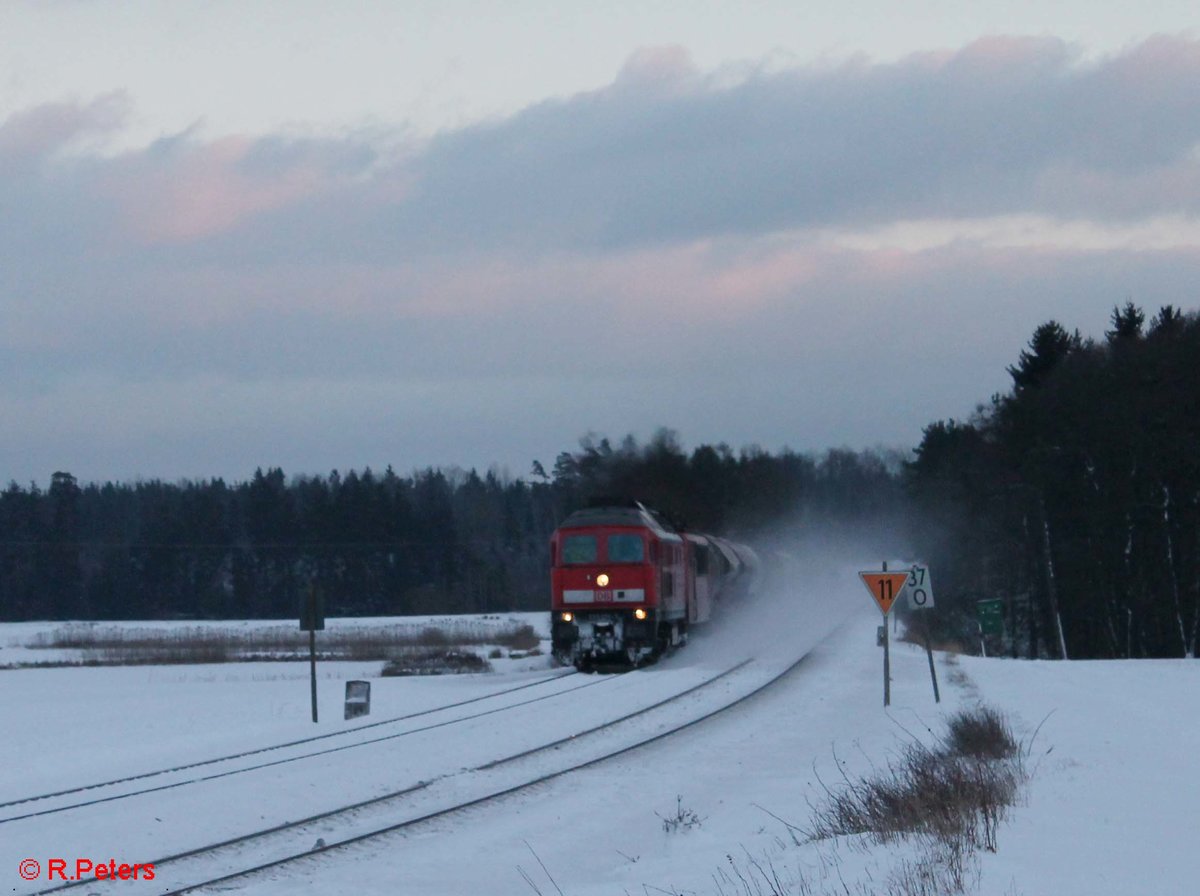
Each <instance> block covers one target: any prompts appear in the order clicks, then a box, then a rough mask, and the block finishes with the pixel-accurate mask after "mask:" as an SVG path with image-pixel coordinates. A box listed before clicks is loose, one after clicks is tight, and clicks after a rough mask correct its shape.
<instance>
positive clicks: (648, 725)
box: [38, 657, 804, 896]
mask: <svg viewBox="0 0 1200 896" xmlns="http://www.w3.org/2000/svg"><path fill="white" fill-rule="evenodd" d="M803 659H804V658H803V657H801V658H800V659H798V660H796V661H795V662H793V663H791V664H790V665H787V666H785V667H782V668H780V667H772V668H765V667H762V666H761V665H760V666H757V667H756V666H755V665H754V664H753V663H752V661H750V660H746V661H743V662H741V663H738V664H736V665H734V666H731V667H729V668H726V669H723V670H721V671H720V672H717V673H716V674H713V675H710V676H708V677H705V678H704V679H703V680H701V681H700V682H698V683H697V684H695V685H693V686H691V687H689V688H687V689H685V690H682V691H680V692H678V693H675V694H671V695H669V696H667V697H665V698H663V699H661V700H658V701H657V702H655V703H652V704H650V705H647V706H643V707H641V708H640V709H637V710H635V711H633V712H630V713H627V714H625V715H623V716H621V717H620V718H616V719H610V720H607V721H605V722H603V723H602V724H599V725H594V726H592V727H589V728H587V729H585V730H580V731H576V732H575V733H572V734H570V735H568V736H566V737H562V738H558V739H556V740H554V741H552V742H549V743H544V744H541V745H539V746H536V747H534V748H532V749H526V750H522V751H519V752H516V753H513V754H511V755H507V756H504V757H503V758H498V759H494V760H492V761H489V762H487V763H484V764H480V765H477V766H475V767H473V768H468V769H463V770H462V771H460V772H459V773H457V774H453V775H447V776H445V777H443V778H439V779H435V780H432V781H422V782H419V783H417V784H415V785H410V786H408V787H404V788H402V789H399V790H395V791H392V792H389V793H385V794H382V795H379V796H377V797H374V798H372V799H369V800H365V801H360V802H357V803H354V804H350V805H345V806H342V807H339V808H336V809H333V810H330V811H326V812H322V813H319V814H316V815H313V816H310V817H307V818H303V819H299V820H296V821H289V822H287V823H285V824H280V825H276V826H273V827H270V828H267V829H264V830H261V831H256V832H253V833H249V834H245V835H242V836H237V837H233V838H229V839H226V840H223V841H221V842H218V843H211V844H208V845H206V846H202V847H199V848H196V849H190V850H187V851H182V852H178V853H175V854H172V855H167V856H163V857H162V858H159V859H157V860H155V861H154V865H155V869H156V875H157V876H156V881H155V883H154V884H153V885H152V889H151V888H146V891H147V892H153V893H155V894H162V896H166V894H181V893H185V892H191V891H194V890H199V889H202V888H206V887H211V886H214V885H218V884H222V883H227V882H229V881H232V880H235V879H239V878H244V877H246V876H249V875H253V874H257V873H261V872H264V871H267V870H270V869H273V868H278V867H281V866H283V865H287V864H290V863H294V862H298V861H301V860H303V859H305V858H309V857H312V856H315V855H319V854H321V853H324V852H327V851H329V850H333V849H339V848H345V847H347V846H350V845H351V844H355V843H361V842H363V841H366V840H369V839H372V838H376V837H380V836H383V835H386V834H391V833H395V832H401V831H405V830H407V829H412V828H414V827H416V826H418V825H422V824H425V823H428V822H431V821H433V820H435V819H440V818H444V817H446V816H449V815H452V814H454V813H460V812H463V811H465V810H467V809H469V808H472V807H477V806H481V805H483V804H485V803H488V802H492V801H495V800H499V799H501V798H503V797H507V796H510V795H513V794H516V793H518V792H521V791H527V790H529V789H530V788H533V787H536V786H537V785H540V784H543V783H545V782H547V781H551V780H553V779H556V778H559V777H561V776H563V775H565V774H568V773H570V772H573V771H578V770H581V769H584V768H587V767H589V766H594V765H597V764H599V763H602V762H605V761H607V760H610V759H612V758H614V757H617V756H620V755H623V754H625V753H628V752H630V751H632V750H636V749H638V748H641V747H644V746H646V745H648V744H651V743H654V742H656V741H660V740H662V739H663V738H666V737H669V736H671V735H674V734H676V733H678V732H680V731H683V730H685V729H688V728H691V727H692V726H694V725H697V724H699V723H701V722H703V721H705V720H706V719H709V718H712V717H713V716H715V715H717V714H719V713H722V712H725V711H726V710H728V709H731V708H732V707H734V706H737V705H739V704H741V703H743V702H745V701H746V700H749V699H750V698H752V697H754V696H755V695H757V694H759V693H760V692H762V691H763V690H765V689H767V688H768V687H770V686H771V685H772V684H774V683H776V682H778V681H779V680H781V679H782V678H784V677H785V676H787V675H788V674H789V673H791V672H792V671H793V670H795V669H796V668H797V667H798V666H799V665H800V664H801V663H802V662H803ZM83 885H87V886H88V887H89V890H88V892H89V894H91V893H97V894H98V893H103V892H106V886H108V887H111V886H114V885H116V886H120V885H121V884H113V883H111V882H107V883H106V882H103V881H96V880H88V881H77V882H71V883H67V884H63V885H60V886H57V887H52V888H50V889H46V890H40V891H38V894H48V893H55V892H60V891H63V890H67V889H70V888H72V887H78V886H83ZM124 886H128V885H127V884H124Z"/></svg>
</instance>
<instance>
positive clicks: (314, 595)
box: [300, 585, 325, 724]
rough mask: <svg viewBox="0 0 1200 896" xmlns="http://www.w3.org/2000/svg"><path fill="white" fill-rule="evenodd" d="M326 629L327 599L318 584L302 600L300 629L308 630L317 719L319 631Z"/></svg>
mask: <svg viewBox="0 0 1200 896" xmlns="http://www.w3.org/2000/svg"><path fill="white" fill-rule="evenodd" d="M324 630H325V601H324V600H323V599H322V595H321V592H320V589H318V588H317V586H316V585H309V586H308V594H306V595H305V596H304V597H303V598H302V599H301V601H300V631H302V632H308V667H309V670H310V672H311V676H310V677H311V679H312V719H313V723H314V724H316V721H317V632H318V631H324Z"/></svg>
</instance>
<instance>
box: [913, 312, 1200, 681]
mask: <svg viewBox="0 0 1200 896" xmlns="http://www.w3.org/2000/svg"><path fill="white" fill-rule="evenodd" d="M1008 372H1009V374H1010V376H1011V377H1012V389H1011V391H1010V392H1009V393H1008V394H1006V395H1002V396H995V397H994V398H993V399H992V401H991V403H990V404H988V405H987V406H984V407H982V408H980V409H979V410H978V411H977V412H976V414H975V415H974V417H973V418H972V419H970V420H968V421H965V422H960V421H954V420H948V421H940V422H937V423H934V424H932V425H930V426H928V427H927V428H926V429H925V431H924V435H923V438H922V440H921V444H920V446H919V447H918V448H917V449H916V453H915V458H914V460H913V461H912V462H911V464H910V465H909V466H908V467H907V470H906V477H907V481H908V488H909V494H910V496H911V498H912V501H913V512H914V514H915V515H916V517H917V518H919V520H920V522H921V525H920V526H919V527H917V528H915V529H914V531H915V532H918V533H919V538H918V543H919V545H920V551H921V553H923V554H924V556H925V557H926V558H927V559H928V561H929V562H930V564H931V569H932V570H933V571H934V577H935V583H936V589H937V590H936V592H935V596H936V599H937V600H938V603H939V608H941V607H943V606H944V609H945V612H941V613H939V614H938V616H937V617H935V618H937V619H939V626H940V628H941V629H942V632H941V633H942V634H943V635H944V636H949V637H954V636H957V637H961V638H967V639H969V640H971V641H974V640H976V635H975V631H976V629H975V622H974V620H975V607H976V603H977V601H978V600H980V599H1000V600H1002V601H1003V609H1004V618H1005V634H1004V636H1003V638H1002V639H1001V640H1000V643H999V646H1001V647H1002V648H1003V649H1004V650H1006V651H1008V652H1011V653H1012V655H1014V656H1017V655H1020V656H1035V657H1039V656H1040V657H1057V656H1066V657H1076V658H1077V657H1182V656H1189V657H1194V656H1195V655H1196V646H1197V637H1198V635H1200V452H1198V451H1197V445H1198V444H1200V438H1198V437H1200V321H1198V320H1197V316H1196V315H1195V314H1187V315H1185V314H1183V313H1181V312H1180V311H1179V310H1177V309H1175V308H1173V307H1170V306H1167V307H1164V308H1162V309H1161V310H1160V311H1159V312H1158V313H1157V314H1156V315H1155V316H1154V317H1153V318H1152V319H1150V320H1147V319H1146V315H1145V312H1144V311H1143V310H1142V309H1140V308H1138V307H1137V306H1135V305H1134V304H1133V303H1126V304H1125V306H1124V307H1120V308H1114V309H1113V313H1112V317H1111V329H1109V330H1108V331H1106V333H1105V334H1104V339H1103V340H1102V341H1096V340H1093V339H1085V338H1083V337H1082V336H1081V335H1080V334H1079V332H1078V331H1073V332H1071V331H1068V330H1067V329H1066V328H1065V327H1063V326H1062V325H1061V324H1060V323H1058V322H1056V321H1049V322H1047V323H1045V324H1042V325H1041V326H1039V327H1038V328H1037V329H1036V330H1035V331H1034V333H1033V336H1032V338H1031V339H1030V340H1029V344H1028V347H1027V348H1026V349H1025V350H1024V351H1022V352H1021V354H1020V356H1019V358H1018V359H1017V362H1016V363H1015V364H1014V365H1013V366H1011V367H1010V368H1009V369H1008ZM943 596H945V598H946V599H945V601H943ZM994 646H996V645H994Z"/></svg>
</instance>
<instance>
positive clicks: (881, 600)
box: [858, 569, 909, 616]
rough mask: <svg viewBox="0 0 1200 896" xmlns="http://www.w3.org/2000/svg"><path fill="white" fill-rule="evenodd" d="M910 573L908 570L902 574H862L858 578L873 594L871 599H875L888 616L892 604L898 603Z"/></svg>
mask: <svg viewBox="0 0 1200 896" xmlns="http://www.w3.org/2000/svg"><path fill="white" fill-rule="evenodd" d="M908 572H909V571H908V570H907V569H906V570H903V571H902V572H860V573H859V574H858V577H859V578H860V579H862V583H863V584H864V585H866V586H867V590H868V591H870V592H871V597H873V598H875V603H877V604H879V609H880V610H881V611H883V615H884V616H886V615H887V614H888V613H889V612H891V609H892V604H894V603H895V602H896V598H898V597H899V596H900V592H901V591H903V590H904V583H905V582H907V581H908Z"/></svg>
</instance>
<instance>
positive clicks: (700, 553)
mask: <svg viewBox="0 0 1200 896" xmlns="http://www.w3.org/2000/svg"><path fill="white" fill-rule="evenodd" d="M696 575H698V576H706V575H708V548H706V547H705V546H704V545H702V544H698V545H696Z"/></svg>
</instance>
